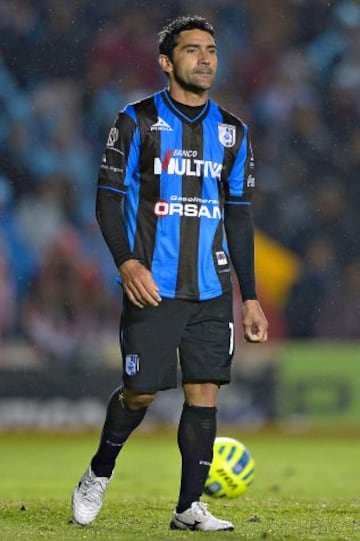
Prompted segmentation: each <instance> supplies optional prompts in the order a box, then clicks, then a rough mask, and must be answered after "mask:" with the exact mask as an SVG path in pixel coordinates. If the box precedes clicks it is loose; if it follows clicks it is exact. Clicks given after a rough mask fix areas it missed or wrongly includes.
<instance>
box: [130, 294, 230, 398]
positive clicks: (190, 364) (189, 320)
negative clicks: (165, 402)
mask: <svg viewBox="0 0 360 541" xmlns="http://www.w3.org/2000/svg"><path fill="white" fill-rule="evenodd" d="M120 344H121V351H122V356H123V383H124V385H125V387H126V388H128V389H132V390H133V391H135V392H137V393H154V392H156V391H160V390H165V389H171V388H175V387H176V386H177V374H178V361H179V362H180V367H181V373H182V383H195V382H204V383H205V382H210V381H211V382H217V383H219V384H224V383H229V382H230V370H231V359H232V356H233V350H234V324H233V309H232V293H231V292H228V293H225V294H223V295H221V296H220V297H216V298H215V299H210V300H207V301H197V302H194V301H188V300H182V299H163V300H162V301H161V303H160V304H159V305H158V306H156V307H151V306H147V307H144V308H138V307H137V306H135V305H133V304H132V303H131V302H130V301H129V299H128V298H127V297H126V295H124V303H123V313H122V318H121V325H120Z"/></svg>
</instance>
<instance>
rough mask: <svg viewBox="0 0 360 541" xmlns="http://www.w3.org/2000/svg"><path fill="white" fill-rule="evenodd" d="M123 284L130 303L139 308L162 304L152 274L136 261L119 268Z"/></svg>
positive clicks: (128, 261)
mask: <svg viewBox="0 0 360 541" xmlns="http://www.w3.org/2000/svg"><path fill="white" fill-rule="evenodd" d="M119 272H120V275H121V278H122V284H123V287H124V290H125V293H126V295H127V296H128V298H129V299H130V301H131V302H132V303H133V304H135V305H136V306H138V307H139V308H144V306H157V305H158V304H159V302H161V297H160V295H159V288H158V287H157V285H156V284H155V282H154V279H153V277H152V274H151V272H150V271H149V270H148V269H147V268H145V267H144V265H142V264H141V263H139V261H137V260H136V259H128V260H127V261H125V262H124V263H123V264H122V265H120V267H119Z"/></svg>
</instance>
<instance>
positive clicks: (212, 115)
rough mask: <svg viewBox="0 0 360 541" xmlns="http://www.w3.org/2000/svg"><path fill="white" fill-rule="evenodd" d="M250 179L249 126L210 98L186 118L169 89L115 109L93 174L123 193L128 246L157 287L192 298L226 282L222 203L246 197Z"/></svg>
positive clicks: (243, 201)
mask: <svg viewBox="0 0 360 541" xmlns="http://www.w3.org/2000/svg"><path fill="white" fill-rule="evenodd" d="M254 186H255V178H254V159H253V155H252V151H251V144H250V140H249V137H248V129H247V126H246V125H245V124H244V123H243V122H242V121H241V120H240V119H239V118H237V117H236V116H234V115H232V114H230V113H229V112H227V111H226V110H224V109H222V108H221V107H219V106H218V105H217V104H216V103H214V102H213V101H211V100H208V101H207V102H206V104H205V105H204V107H203V109H202V110H201V111H200V113H199V114H198V116H197V117H196V118H192V119H190V118H188V117H187V116H186V115H185V114H184V113H182V112H181V111H180V110H178V109H177V107H176V105H175V104H174V102H173V101H172V100H171V99H170V97H169V95H168V92H167V90H163V91H161V92H158V93H156V94H154V95H152V96H150V97H147V98H146V99H144V100H141V101H139V102H136V103H133V104H130V105H128V106H127V107H126V108H125V109H124V110H123V111H122V112H121V113H120V114H119V115H118V117H117V119H116V121H115V123H114V125H113V127H112V128H111V129H110V133H109V137H108V141H107V144H106V150H105V153H104V156H103V159H102V164H101V167H100V172H99V180H98V189H105V190H112V191H114V192H116V193H119V194H122V195H123V196H124V209H123V211H124V222H125V227H126V232H127V238H128V242H129V247H130V249H131V251H132V253H133V254H134V258H135V259H138V260H140V261H141V262H142V263H143V264H144V265H145V266H146V267H147V268H148V269H149V270H150V271H151V272H152V275H153V277H154V280H155V282H156V284H157V285H158V287H159V293H160V295H161V296H162V297H167V298H182V299H190V300H207V299H211V298H214V297H217V296H219V295H221V294H222V293H224V292H225V291H228V290H230V289H231V277H230V260H229V253H228V247H227V242H226V235H225V232H224V224H223V216H224V205H225V204H235V205H249V204H250V202H251V196H252V192H253V190H254Z"/></svg>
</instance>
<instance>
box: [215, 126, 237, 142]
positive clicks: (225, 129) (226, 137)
mask: <svg viewBox="0 0 360 541" xmlns="http://www.w3.org/2000/svg"><path fill="white" fill-rule="evenodd" d="M218 138H219V141H220V143H221V144H222V145H223V146H224V147H227V148H230V147H233V146H234V145H235V141H236V127H235V126H233V125H232V124H223V123H222V122H219V124H218Z"/></svg>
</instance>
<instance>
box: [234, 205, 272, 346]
mask: <svg viewBox="0 0 360 541" xmlns="http://www.w3.org/2000/svg"><path fill="white" fill-rule="evenodd" d="M225 230H226V236H227V242H228V247H229V252H230V258H231V261H232V264H233V267H234V270H235V273H236V276H237V279H238V281H239V286H240V291H241V296H242V301H243V308H242V321H243V328H244V338H245V340H246V341H247V342H266V340H267V329H268V322H267V320H266V317H265V314H264V312H263V310H262V308H261V305H260V303H259V301H258V299H257V294H256V285H255V268H254V226H253V220H252V214H251V207H250V205H247V204H241V203H239V204H236V203H235V204H234V203H233V204H228V205H226V206H225Z"/></svg>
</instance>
